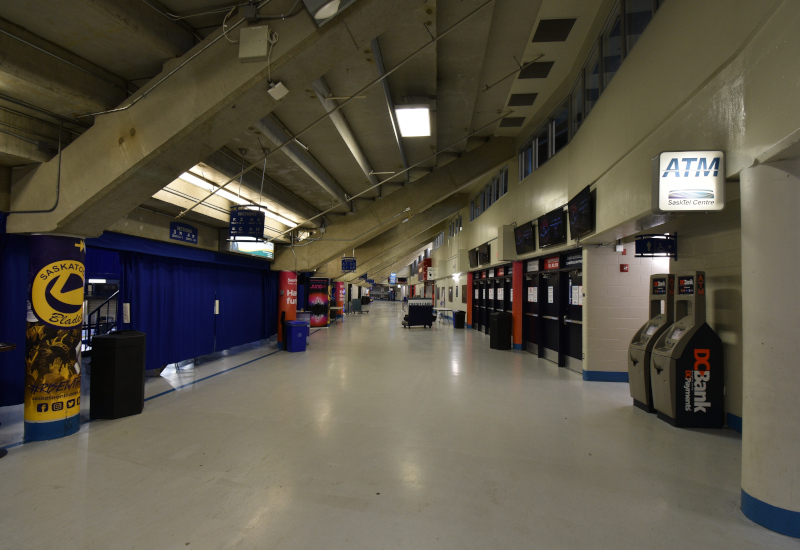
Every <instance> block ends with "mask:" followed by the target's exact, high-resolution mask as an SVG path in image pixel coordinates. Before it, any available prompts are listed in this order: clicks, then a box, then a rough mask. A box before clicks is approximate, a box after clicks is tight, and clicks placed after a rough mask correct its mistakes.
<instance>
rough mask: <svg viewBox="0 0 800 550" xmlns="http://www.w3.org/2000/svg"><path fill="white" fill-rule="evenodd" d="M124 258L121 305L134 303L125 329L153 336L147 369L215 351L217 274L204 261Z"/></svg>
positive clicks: (132, 254) (146, 256) (128, 255)
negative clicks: (215, 277)
mask: <svg viewBox="0 0 800 550" xmlns="http://www.w3.org/2000/svg"><path fill="white" fill-rule="evenodd" d="M120 256H121V260H122V261H121V264H122V274H123V276H122V292H121V295H122V300H120V302H124V303H129V304H130V323H129V324H123V325H122V327H123V328H124V329H131V330H138V331H141V332H144V333H145V334H146V335H147V337H146V365H147V366H146V368H147V369H148V370H149V369H155V368H159V367H162V366H164V365H166V364H167V363H177V362H178V361H183V360H184V359H191V358H193V357H198V356H200V355H205V354H207V353H211V352H213V351H214V286H215V285H214V283H215V280H214V272H213V270H211V269H209V268H208V267H207V266H204V265H203V264H201V263H199V262H189V261H186V260H180V259H175V258H165V257H162V256H151V255H149V254H139V253H135V252H124V253H122V254H120Z"/></svg>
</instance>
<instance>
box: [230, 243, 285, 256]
mask: <svg viewBox="0 0 800 550" xmlns="http://www.w3.org/2000/svg"><path fill="white" fill-rule="evenodd" d="M228 250H229V251H230V252H239V253H241V254H249V255H251V256H258V257H260V258H266V259H267V260H272V259H273V258H274V257H275V244H274V243H271V242H265V241H230V242H229V243H228Z"/></svg>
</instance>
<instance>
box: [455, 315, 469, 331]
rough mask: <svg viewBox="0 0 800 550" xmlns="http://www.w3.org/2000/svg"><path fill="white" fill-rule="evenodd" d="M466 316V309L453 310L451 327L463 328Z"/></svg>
mask: <svg viewBox="0 0 800 550" xmlns="http://www.w3.org/2000/svg"><path fill="white" fill-rule="evenodd" d="M466 318H467V312H466V311H454V312H453V328H464V321H465V320H466Z"/></svg>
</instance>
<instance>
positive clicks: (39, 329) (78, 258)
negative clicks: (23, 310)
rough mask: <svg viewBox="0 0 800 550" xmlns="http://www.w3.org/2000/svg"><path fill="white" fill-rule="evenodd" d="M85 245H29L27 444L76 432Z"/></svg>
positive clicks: (46, 239)
mask: <svg viewBox="0 0 800 550" xmlns="http://www.w3.org/2000/svg"><path fill="white" fill-rule="evenodd" d="M85 256H86V247H85V246H84V242H83V240H82V239H78V238H74V237H60V236H54V235H34V236H32V237H31V239H30V260H29V275H28V315H27V321H28V324H27V332H26V339H25V340H26V341H25V406H24V416H25V441H40V440H45V439H56V438H59V437H63V436H65V435H70V434H73V433H75V432H77V431H78V428H79V417H80V403H81V325H82V323H83V288H84V261H85Z"/></svg>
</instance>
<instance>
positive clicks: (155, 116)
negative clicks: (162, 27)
mask: <svg viewBox="0 0 800 550" xmlns="http://www.w3.org/2000/svg"><path fill="white" fill-rule="evenodd" d="M423 5H424V0H395V1H393V2H390V3H386V2H383V1H381V0H361V1H360V2H358V3H356V4H354V5H353V6H351V7H349V8H348V9H347V10H345V11H344V12H342V13H341V14H340V15H338V16H337V17H336V18H334V19H333V20H331V21H330V22H329V23H328V24H326V25H325V26H324V27H323V28H318V27H317V25H316V24H315V23H314V22H313V21H312V20H311V17H310V16H309V15H308V14H307V13H306V12H300V14H299V15H298V16H296V17H292V18H288V19H285V20H275V21H272V22H271V23H270V27H271V28H273V30H275V31H276V32H278V34H279V35H280V41H279V42H278V43H277V44H276V45H275V48H274V51H273V56H272V67H271V75H272V80H273V81H280V82H283V83H284V84H285V85H286V86H287V87H288V89H289V90H290V93H292V90H294V91H295V92H296V93H302V90H303V89H304V87H305V86H307V85H308V84H309V83H310V82H311V81H312V80H314V79H316V78H319V77H320V76H322V75H323V74H325V73H326V72H327V71H329V70H330V68H331V67H333V66H334V65H335V64H336V63H338V62H340V61H341V60H342V59H344V58H346V57H348V56H350V55H353V54H354V53H356V52H359V51H361V50H363V48H365V47H367V46H368V45H369V43H370V41H371V40H372V39H373V38H374V37H375V36H376V35H377V34H380V33H381V32H382V31H383V30H384V29H386V28H387V27H389V26H390V25H392V24H393V23H394V22H396V21H397V20H398V19H402V18H403V17H407V16H408V14H409V13H413V12H414V11H415V10H417V9H418V8H420V6H423ZM236 20H237V18H232V21H231V24H234V23H236ZM217 38H219V32H217V33H214V34H212V35H211V36H209V37H208V38H207V39H206V40H205V41H203V42H202V43H200V44H198V45H197V46H195V48H193V49H192V50H190V51H189V52H187V53H186V54H185V55H186V56H187V57H188V56H191V55H193V54H194V53H195V52H198V51H199V50H200V49H202V48H205V49H204V50H203V51H202V53H199V54H198V56H197V57H196V58H194V59H193V60H192V61H191V62H189V64H188V65H187V66H186V67H185V68H184V69H182V70H180V71H178V72H176V73H175V74H174V75H173V76H172V77H171V78H169V79H168V80H165V81H163V83H162V84H161V85H160V86H159V87H158V88H157V89H156V90H154V91H153V92H152V93H149V94H147V95H146V98H145V99H143V100H141V101H139V102H138V103H136V104H135V105H134V106H133V107H131V108H130V109H128V110H126V111H121V112H117V113H113V114H108V115H103V116H99V117H97V119H96V121H95V124H94V126H92V128H90V129H89V130H87V131H86V132H85V133H84V134H83V135H82V136H81V137H80V138H78V139H76V140H75V142H74V143H73V144H72V145H71V146H70V147H69V148H68V149H67V150H65V151H64V155H63V159H62V171H61V174H62V176H61V180H60V185H61V187H62V189H61V200H60V202H59V205H58V207H57V208H56V209H55V210H54V211H53V212H51V213H46V214H45V213H42V214H17V215H12V216H11V217H10V218H9V220H8V224H7V227H8V231H9V232H15V233H20V232H64V233H70V234H76V235H85V236H94V235H99V234H100V233H101V232H102V231H103V230H104V229H106V228H107V227H109V226H110V225H112V224H113V223H114V222H115V221H116V220H117V219H119V218H120V217H121V216H123V215H125V214H126V213H128V212H130V211H131V210H133V209H134V208H136V207H137V206H138V205H139V204H141V203H142V202H144V201H145V200H146V199H148V198H149V197H150V196H152V195H153V194H154V193H155V192H156V191H158V190H159V189H161V188H162V187H164V185H166V184H167V183H169V182H171V181H173V180H174V179H175V178H176V177H177V176H178V175H180V174H181V173H182V172H184V171H186V170H188V169H189V168H191V167H192V166H194V165H195V164H197V163H198V162H200V161H202V160H203V159H204V158H205V157H207V156H208V155H209V154H211V153H212V152H213V151H216V150H218V149H219V148H220V147H222V146H223V145H224V144H225V143H227V142H229V141H230V140H231V139H233V137H235V136H236V135H237V134H239V133H242V132H244V131H245V130H246V129H247V127H248V126H250V125H251V124H252V122H253V121H254V120H258V119H260V118H262V117H263V116H264V113H265V111H266V112H271V111H272V110H273V109H274V108H275V107H276V106H277V103H276V102H275V101H273V100H272V99H271V98H270V96H269V94H268V93H267V82H266V80H267V74H268V72H269V71H268V67H267V63H266V62H252V63H242V62H240V60H239V58H238V51H239V48H238V45H232V44H229V43H228V42H227V41H226V40H224V38H223V39H219V40H217V41H216V42H214V43H211V41H213V40H214V39H217ZM161 78H162V76H159V77H156V79H161ZM157 81H160V80H157ZM146 89H147V86H145V89H144V91H146ZM57 183H58V182H57V166H56V163H55V162H53V161H50V162H47V163H44V164H42V165H41V166H40V167H39V168H38V169H37V170H36V171H35V172H34V173H33V174H31V175H30V176H29V177H27V178H25V179H23V180H22V181H20V182H18V183H16V184H15V185H14V186H13V187H12V197H11V201H12V208H13V209H15V210H33V209H40V208H42V205H43V204H44V205H47V204H52V203H53V201H54V198H55V192H56V185H57Z"/></svg>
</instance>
